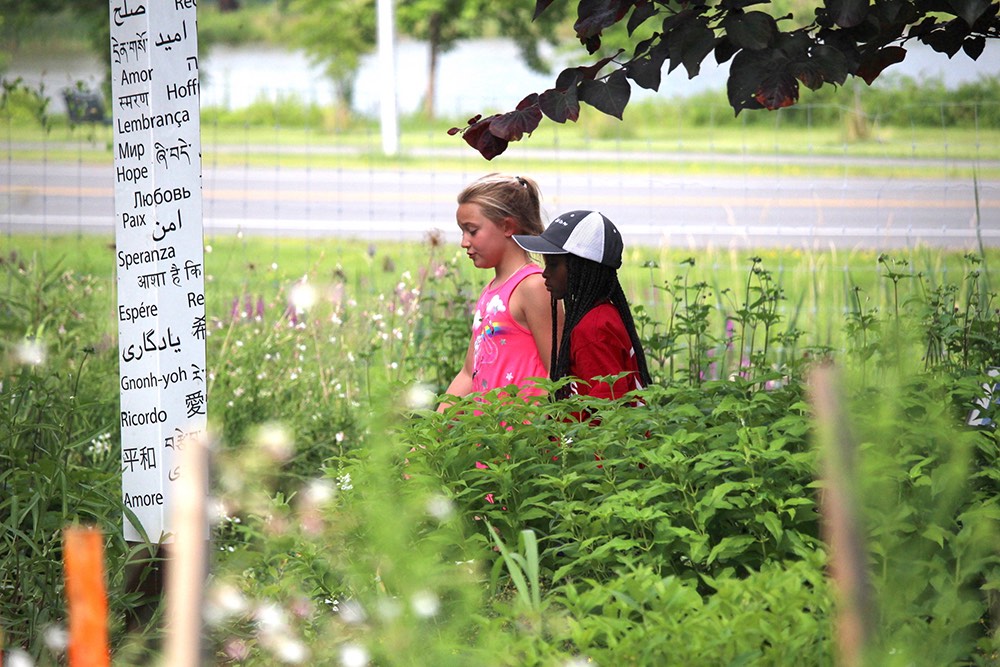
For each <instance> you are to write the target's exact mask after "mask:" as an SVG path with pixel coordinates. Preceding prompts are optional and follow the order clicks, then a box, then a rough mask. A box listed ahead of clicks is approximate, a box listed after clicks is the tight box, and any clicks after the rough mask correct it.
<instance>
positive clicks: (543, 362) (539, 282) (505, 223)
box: [439, 174, 552, 410]
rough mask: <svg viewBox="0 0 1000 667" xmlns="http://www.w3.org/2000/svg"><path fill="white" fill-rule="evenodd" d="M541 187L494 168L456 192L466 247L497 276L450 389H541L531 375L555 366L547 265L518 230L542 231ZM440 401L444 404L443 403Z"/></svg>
mask: <svg viewBox="0 0 1000 667" xmlns="http://www.w3.org/2000/svg"><path fill="white" fill-rule="evenodd" d="M540 200H541V193H540V191H539V188H538V185H537V184H536V183H535V182H534V181H533V180H531V179H530V178H525V177H523V176H508V175H504V174H489V175H487V176H483V177H482V178H480V179H478V180H476V181H474V182H473V183H471V184H470V185H468V186H467V187H466V188H465V189H464V190H462V192H461V193H459V195H458V210H457V211H456V214H455V217H456V220H457V222H458V227H459V229H460V230H461V231H462V248H463V249H464V250H465V252H466V254H467V255H468V257H469V259H470V260H471V261H472V263H473V264H474V265H475V266H476V268H480V269H485V270H489V271H492V273H493V278H492V280H490V281H489V282H488V283H487V284H486V285H485V286H484V287H483V289H482V292H481V294H480V295H479V299H478V301H477V302H476V310H475V314H474V317H473V322H472V338H471V340H470V341H469V347H468V351H467V352H466V355H465V362H464V364H463V365H462V369H461V370H460V371H459V372H458V374H457V375H456V376H455V379H454V380H452V382H451V384H450V385H448V390H447V393H448V394H450V395H452V396H466V395H468V394H472V393H483V392H488V391H490V390H492V389H496V388H498V387H505V386H507V385H511V384H514V385H519V386H520V387H522V391H521V392H520V393H521V394H522V395H533V394H538V393H540V391H539V390H538V389H533V388H532V386H531V385H532V383H531V382H530V378H544V377H548V374H549V361H550V359H551V355H552V309H551V307H550V301H549V294H548V291H547V290H546V289H545V281H544V280H543V279H542V269H541V267H540V266H539V265H538V264H536V263H535V262H534V261H532V259H531V256H530V255H529V254H528V252H527V251H525V250H524V249H523V248H521V246H519V245H518V244H517V243H516V242H515V241H514V239H513V238H512V237H513V236H514V235H515V234H529V235H534V234H541V233H542V230H543V225H542V213H541V204H540ZM445 407H446V404H442V405H441V406H440V407H439V410H443V409H444V408H445Z"/></svg>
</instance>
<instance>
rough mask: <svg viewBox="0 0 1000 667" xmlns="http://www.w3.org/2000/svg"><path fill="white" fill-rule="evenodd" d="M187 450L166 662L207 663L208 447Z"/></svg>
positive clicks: (177, 509) (170, 571)
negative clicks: (204, 611)
mask: <svg viewBox="0 0 1000 667" xmlns="http://www.w3.org/2000/svg"><path fill="white" fill-rule="evenodd" d="M180 454H181V467H180V470H181V476H180V478H179V479H178V488H177V489H176V495H175V496H174V498H175V503H174V519H173V526H174V530H175V537H174V543H173V545H172V547H171V549H170V550H169V552H168V553H169V554H170V555H171V558H170V559H169V560H168V561H167V572H166V580H167V617H166V629H167V638H166V645H165V651H164V661H163V665H165V666H169V667H172V666H173V665H185V666H189V667H195V666H196V665H200V664H202V640H201V627H202V602H203V600H204V588H205V576H206V573H207V572H206V570H207V557H208V549H207V538H208V534H207V525H208V524H207V521H206V514H205V505H206V503H205V495H206V491H207V489H208V449H207V447H206V446H205V444H204V443H202V442H200V441H199V442H189V443H188V444H187V446H186V447H185V449H184V450H183V451H182V452H181V453H180Z"/></svg>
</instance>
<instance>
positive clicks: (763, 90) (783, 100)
mask: <svg viewBox="0 0 1000 667" xmlns="http://www.w3.org/2000/svg"><path fill="white" fill-rule="evenodd" d="M754 98H755V99H756V100H757V101H758V102H759V103H760V105H761V106H762V107H764V108H765V109H770V110H771V111H773V110H775V109H781V108H783V107H790V106H792V105H793V104H795V103H796V102H798V101H799V82H798V81H796V80H795V77H793V76H792V75H791V74H787V73H785V72H772V73H771V74H768V75H767V76H766V77H764V80H763V81H761V83H760V87H759V88H758V89H757V92H756V93H755V94H754Z"/></svg>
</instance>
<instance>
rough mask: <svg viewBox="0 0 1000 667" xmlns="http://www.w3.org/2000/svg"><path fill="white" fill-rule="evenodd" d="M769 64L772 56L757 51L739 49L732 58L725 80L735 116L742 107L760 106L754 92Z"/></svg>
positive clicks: (756, 107)
mask: <svg viewBox="0 0 1000 667" xmlns="http://www.w3.org/2000/svg"><path fill="white" fill-rule="evenodd" d="M771 64H772V58H771V57H770V56H768V55H767V54H764V53H761V52H759V51H740V52H739V53H737V54H736V57H735V58H733V62H732V64H731V65H730V66H729V78H728V79H727V80H726V93H727V94H728V96H729V105H730V106H731V107H733V110H734V111H735V112H736V115H737V116H738V115H740V112H741V111H742V110H743V109H760V108H762V106H761V104H760V102H758V101H757V98H756V94H757V90H758V89H759V88H760V82H761V81H762V80H763V79H764V76H765V75H766V74H767V72H768V69H769V67H770V65H771Z"/></svg>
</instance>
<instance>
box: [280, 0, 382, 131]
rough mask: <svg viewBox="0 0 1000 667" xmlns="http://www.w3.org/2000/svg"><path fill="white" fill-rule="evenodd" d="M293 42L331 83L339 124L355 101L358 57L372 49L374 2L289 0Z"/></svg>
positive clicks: (374, 29)
mask: <svg viewBox="0 0 1000 667" xmlns="http://www.w3.org/2000/svg"><path fill="white" fill-rule="evenodd" d="M287 11H288V12H289V13H290V14H291V15H292V16H293V20H295V21H296V24H295V26H294V27H292V28H290V29H289V31H288V32H289V34H290V35H292V38H293V40H294V41H295V43H296V44H297V45H298V46H300V47H302V48H303V49H304V50H305V52H306V54H307V55H308V56H309V57H310V58H311V59H312V61H313V63H314V64H317V65H320V66H322V67H323V71H324V73H325V74H326V76H327V77H328V78H329V79H330V81H332V82H333V88H334V95H335V96H336V100H337V111H338V114H339V118H340V121H341V122H343V121H344V120H346V118H347V116H348V115H349V114H350V110H351V105H352V103H353V101H354V85H355V82H356V80H357V76H358V67H359V66H360V64H361V58H362V57H364V56H365V55H366V54H368V53H371V52H372V51H374V50H375V39H376V34H375V32H376V26H375V0H337V2H330V1H329V0H289V2H287Z"/></svg>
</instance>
